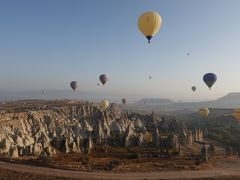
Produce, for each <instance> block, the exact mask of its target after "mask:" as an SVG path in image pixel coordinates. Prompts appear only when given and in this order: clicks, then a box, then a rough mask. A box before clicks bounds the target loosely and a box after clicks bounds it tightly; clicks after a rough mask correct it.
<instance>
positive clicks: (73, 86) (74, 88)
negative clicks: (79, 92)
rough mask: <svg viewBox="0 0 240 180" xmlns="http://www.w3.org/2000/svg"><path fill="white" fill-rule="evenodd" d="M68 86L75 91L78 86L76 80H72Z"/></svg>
mask: <svg viewBox="0 0 240 180" xmlns="http://www.w3.org/2000/svg"><path fill="white" fill-rule="evenodd" d="M70 87H71V88H72V89H73V91H75V90H76V89H77V88H78V83H77V81H72V82H71V83H70Z"/></svg>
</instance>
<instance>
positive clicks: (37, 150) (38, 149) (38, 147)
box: [32, 143, 43, 156]
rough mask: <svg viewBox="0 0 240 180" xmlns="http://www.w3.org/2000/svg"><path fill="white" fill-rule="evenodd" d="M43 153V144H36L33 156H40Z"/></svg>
mask: <svg viewBox="0 0 240 180" xmlns="http://www.w3.org/2000/svg"><path fill="white" fill-rule="evenodd" d="M42 151H43V148H42V144H40V143H35V144H34V145H33V152H32V154H33V155H34V156H39V155H40V154H41V152H42Z"/></svg>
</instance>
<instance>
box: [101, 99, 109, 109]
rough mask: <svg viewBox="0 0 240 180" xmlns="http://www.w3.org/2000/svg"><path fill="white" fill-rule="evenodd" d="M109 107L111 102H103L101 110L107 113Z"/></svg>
mask: <svg viewBox="0 0 240 180" xmlns="http://www.w3.org/2000/svg"><path fill="white" fill-rule="evenodd" d="M108 106H109V101H107V100H103V101H101V103H100V108H101V109H102V110H103V111H105V110H106V109H107V108H108Z"/></svg>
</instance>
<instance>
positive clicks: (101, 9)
mask: <svg viewBox="0 0 240 180" xmlns="http://www.w3.org/2000/svg"><path fill="white" fill-rule="evenodd" d="M239 9H240V1H239V0H118V1H117V0H115V1H114V0H38V1H37V0H21V1H19V0H1V1H0V63H1V65H0V91H6V90H16V91H23V90H39V89H68V88H69V83H70V81H71V80H77V81H78V82H79V84H80V91H91V92H108V93H113V94H114V93H116V94H122V95H123V96H127V95H129V94H139V95H143V96H144V97H168V98H171V99H173V100H180V99H181V100H190V99H195V100H200V99H204V100H206V99H215V98H217V97H220V96H223V95H225V94H226V93H228V92H240V70H239V67H240V23H239V20H240V11H239ZM152 10H153V11H157V12H159V14H160V15H161V16H162V19H163V24H162V28H161V30H160V32H159V33H158V34H157V35H156V36H155V37H154V38H153V39H152V42H151V44H150V45H149V44H148V43H147V40H146V39H145V37H144V36H143V35H142V34H141V33H140V32H139V30H138V28H137V20H138V16H139V15H141V14H142V13H143V12H145V11H152ZM188 52H189V53H190V55H189V56H187V55H186V54H187V53H188ZM207 72H213V73H216V74H217V76H218V80H217V82H216V84H215V85H214V87H213V88H212V90H211V91H209V90H208V88H207V86H206V85H205V84H204V83H203V82H202V76H203V75H204V74H205V73H207ZM101 73H106V74H107V75H108V76H109V82H108V83H107V85H106V86H105V87H98V86H97V83H98V76H99V75H100V74H101ZM149 75H151V76H152V79H151V80H149V79H148V76H149ZM192 85H195V86H197V91H196V92H195V93H193V92H192V91H191V89H190V88H191V86H192Z"/></svg>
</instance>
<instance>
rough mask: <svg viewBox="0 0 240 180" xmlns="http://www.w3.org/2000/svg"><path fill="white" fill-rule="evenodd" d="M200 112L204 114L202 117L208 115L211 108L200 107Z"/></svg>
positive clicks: (201, 114)
mask: <svg viewBox="0 0 240 180" xmlns="http://www.w3.org/2000/svg"><path fill="white" fill-rule="evenodd" d="M198 113H199V115H200V116H202V117H207V116H208V114H209V109H208V108H200V109H199V110H198Z"/></svg>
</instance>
